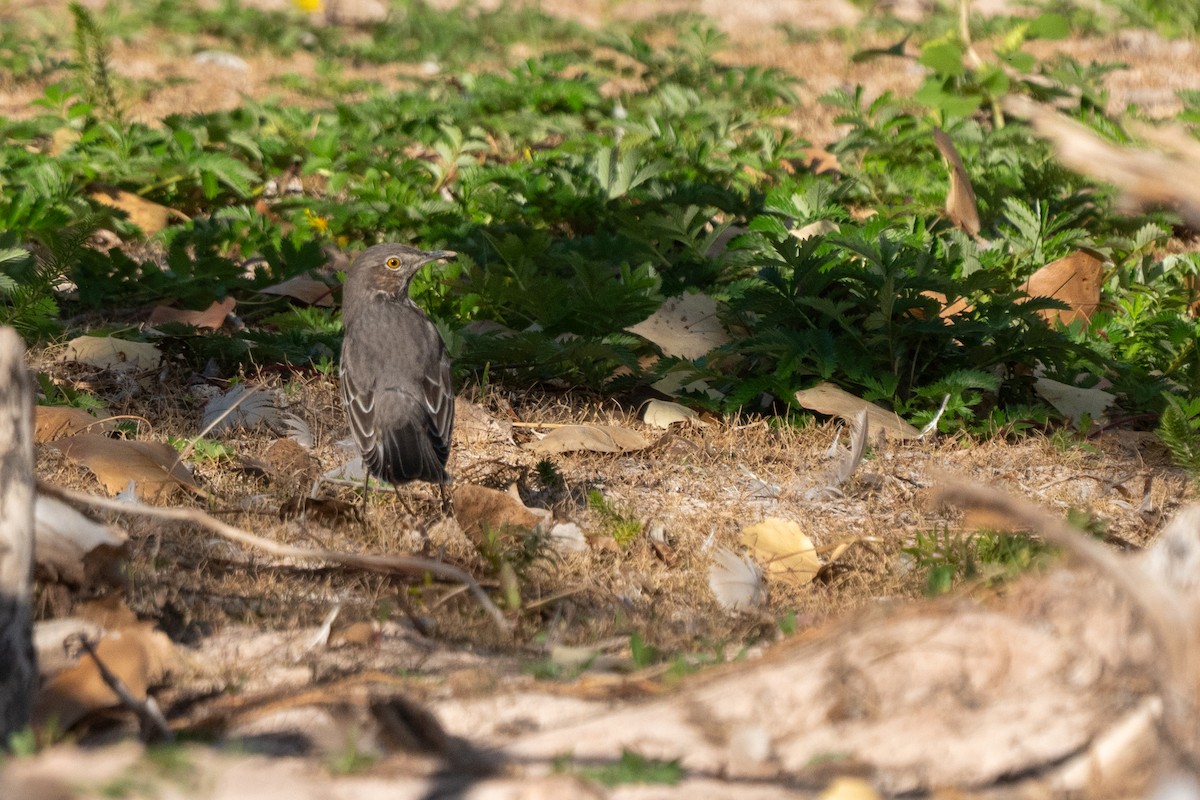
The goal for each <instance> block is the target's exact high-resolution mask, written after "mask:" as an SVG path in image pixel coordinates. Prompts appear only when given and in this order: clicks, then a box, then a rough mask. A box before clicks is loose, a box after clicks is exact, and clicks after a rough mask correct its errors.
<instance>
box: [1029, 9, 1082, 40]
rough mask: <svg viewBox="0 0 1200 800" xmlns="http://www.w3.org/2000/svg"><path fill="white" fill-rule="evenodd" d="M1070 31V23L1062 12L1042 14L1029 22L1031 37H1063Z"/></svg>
mask: <svg viewBox="0 0 1200 800" xmlns="http://www.w3.org/2000/svg"><path fill="white" fill-rule="evenodd" d="M1070 33H1071V23H1070V22H1069V21H1068V20H1067V18H1066V17H1064V16H1063V15H1062V14H1054V13H1048V14H1042V15H1041V16H1038V17H1035V18H1034V19H1033V20H1031V21H1030V23H1029V28H1028V30H1027V35H1028V36H1029V38H1031V39H1035V38H1036V39H1065V38H1067V36H1068V35H1070Z"/></svg>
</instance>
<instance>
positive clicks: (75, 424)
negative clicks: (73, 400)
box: [33, 406, 112, 444]
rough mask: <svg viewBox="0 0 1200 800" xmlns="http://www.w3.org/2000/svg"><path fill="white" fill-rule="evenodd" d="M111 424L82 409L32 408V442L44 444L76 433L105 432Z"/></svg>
mask: <svg viewBox="0 0 1200 800" xmlns="http://www.w3.org/2000/svg"><path fill="white" fill-rule="evenodd" d="M111 428H112V423H111V422H108V421H106V420H100V419H96V418H95V417H93V416H92V415H91V414H89V413H88V412H86V411H84V410H83V409H82V408H75V407H73V406H36V407H34V422H33V440H34V441H35V442H37V443H38V444H44V443H46V442H49V441H51V440H53V439H62V438H63V437H66V436H74V435H75V434H77V433H85V432H87V431H89V430H91V431H97V432H100V431H107V430H110V429H111Z"/></svg>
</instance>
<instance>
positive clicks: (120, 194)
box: [88, 183, 188, 237]
mask: <svg viewBox="0 0 1200 800" xmlns="http://www.w3.org/2000/svg"><path fill="white" fill-rule="evenodd" d="M88 197H90V198H92V199H93V200H95V201H96V202H97V203H102V204H103V205H106V206H111V207H112V208H116V209H119V210H121V211H124V212H125V214H126V215H127V216H128V217H129V221H130V222H132V223H133V224H134V225H137V226H138V227H139V228H141V229H142V233H144V234H146V236H148V237H149V236H153V235H154V234H156V233H158V232H159V231H161V230H162V229H163V228H165V227H167V222H169V221H170V220H171V219H172V218H174V219H177V220H181V221H183V222H186V221H187V219H188V218H187V215H185V214H183V213H182V212H180V211H176V210H175V209H173V208H167V207H166V206H163V205H159V204H158V203H155V202H154V201H153V200H147V199H146V198H144V197H142V196H141V195H136V194H133V193H132V192H127V191H125V190H124V189H118V188H116V187H115V186H105V185H103V184H98V183H94V184H92V185H91V186H90V187H89V191H88Z"/></svg>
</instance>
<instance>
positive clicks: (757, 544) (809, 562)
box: [742, 517, 821, 586]
mask: <svg viewBox="0 0 1200 800" xmlns="http://www.w3.org/2000/svg"><path fill="white" fill-rule="evenodd" d="M742 544H744V545H746V546H747V547H749V548H750V549H751V550H752V551H753V552H754V555H755V556H756V557H757V558H758V559H759V560H760V561H763V562H765V563H766V565H767V572H769V573H770V574H771V575H772V577H776V578H781V579H783V580H786V581H788V582H789V583H794V584H796V585H798V586H803V585H804V584H806V583H811V582H812V579H813V577H814V576H815V575H816V574H817V570H819V569H820V568H821V559H820V558H819V557H818V556H817V548H816V547H815V546H814V545H813V543H812V540H811V539H809V538H808V536H807V535H805V533H804V532H803V531H802V530H800V526H799V525H798V524H796V523H795V522H793V521H792V520H790V519H781V518H780V517H768V518H767V519H764V520H763V521H762V522H760V523H758V524H756V525H750V526H747V527H746V528H744V529H742Z"/></svg>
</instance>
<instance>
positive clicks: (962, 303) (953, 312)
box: [914, 289, 974, 325]
mask: <svg viewBox="0 0 1200 800" xmlns="http://www.w3.org/2000/svg"><path fill="white" fill-rule="evenodd" d="M921 296H922V297H928V298H931V299H933V300H936V301H937V302H938V305H940V306H941V307H942V310H941V311H939V312H938V316H939V317H941V318H942V319H944V320H947V322H946V324H947V325H949V324H950V323H949V319H950V318H951V317H955V316H958V315H959V314H961V313H963V312H964V311H970V310H971V309H973V308H974V306H972V305H971V304H970V303H968V302H967V298H965V297H960V298H958V299H957V300H955V301H954V302H953V303H950V302H948V298H947V297H946V295H944V294H942V293H941V292H935V291H933V290H931V289H926V290H925V291H923V292H921ZM914 311H916V309H914ZM916 316H918V317H919V318H924V315H923V314H921V313H920V312H917V314H916Z"/></svg>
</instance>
